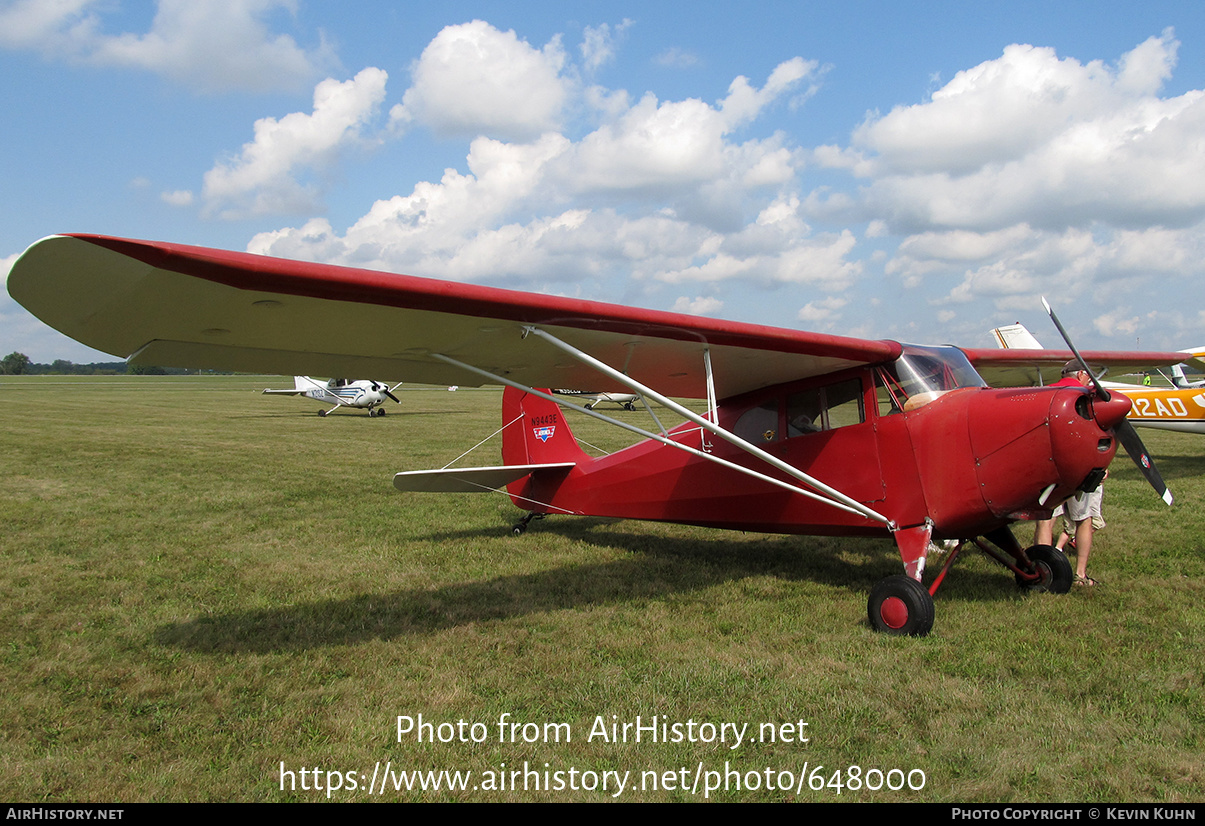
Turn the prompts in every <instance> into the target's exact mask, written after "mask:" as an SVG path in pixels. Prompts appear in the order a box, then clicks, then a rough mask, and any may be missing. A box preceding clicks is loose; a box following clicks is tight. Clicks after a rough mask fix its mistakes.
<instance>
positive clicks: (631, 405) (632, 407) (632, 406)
mask: <svg viewBox="0 0 1205 826" xmlns="http://www.w3.org/2000/svg"><path fill="white" fill-rule="evenodd" d="M623 409H624V410H635V409H636V405H635V404H634V403H632V402H627V403H626V404H624V406H623Z"/></svg>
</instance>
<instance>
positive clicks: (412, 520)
mask: <svg viewBox="0 0 1205 826" xmlns="http://www.w3.org/2000/svg"><path fill="white" fill-rule="evenodd" d="M269 385H273V386H286V385H287V380H285V382H284V384H282V383H281V380H280V379H265V378H246V377H206V378H172V377H112V378H107V377H101V378H61V377H30V378H5V379H3V381H2V382H0V415H2V416H3V426H2V427H0V441H2V444H0V462H2V463H3V467H2V470H3V472H2V473H0V506H2V508H3V511H2V512H3V514H4V519H3V531H2V533H0V536H2V538H0V543H2V544H0V549H2V553H3V557H2V558H3V568H2V573H0V582H2V583H3V593H4V595H5V599H4V600H3V602H2V603H0V624H2V627H3V628H4V631H5V633H4V635H3V637H0V688H2V691H0V797H3V798H5V799H9V800H22V801H43V800H45V801H89V800H90V801H119V802H133V801H148V800H151V801H177V800H250V801H273V800H325V799H326V794H325V793H324V792H318V791H302V790H301V789H300V786H298V788H297V790H295V791H292V790H289V789H286V790H284V791H282V790H281V787H280V765H281V763H282V762H283V763H284V764H285V768H286V769H287V770H292V771H294V772H298V771H299V770H301V769H302V768H306V769H312V768H314V767H318V768H319V769H320V770H321V771H322V772H323V773H324V774H323V781H325V772H327V771H331V772H333V771H338V772H342V773H346V772H353V771H354V772H357V773H361V772H362V773H363V774H364V779H363V780H362V781H360V782H361V784H362V785H366V784H367V782H368V778H369V777H370V776H371V775H372V772H373V770H374V767H375V766H376V765H377V763H378V761H380V763H381V765H382V767H383V766H384V764H385V762H386V761H390V765H391V768H392V770H393V771H398V770H400V769H407V770H411V769H422V770H426V769H434V770H440V769H449V770H462V771H464V770H471V771H473V772H474V777H473V779H472V780H471V781H470V789H469V790H467V791H464V792H449V791H446V790H445V791H439V792H434V791H427V792H420V791H412V792H407V791H400V792H395V791H392V790H391V791H390V792H389V793H387V794H385V795H383V796H373V797H372V798H371V799H381V800H423V801H441V800H487V801H488V800H503V801H510V800H609V799H611V798H610V794H609V792H604V791H602V790H601V789H597V790H595V791H585V790H578V791H573V790H570V789H565V790H562V791H552V792H547V791H543V790H541V791H523V790H522V788H520V789H519V790H518V791H511V790H509V789H507V790H506V791H496V790H494V791H491V790H483V789H477V790H475V791H474V790H472V788H471V786H472V784H473V783H481V782H482V780H483V775H482V773H483V772H486V771H490V770H493V771H497V770H499V769H500V768H501V765H502V764H505V765H506V770H511V769H514V768H519V769H521V768H522V765H523V763H524V761H528V762H529V763H530V764H532V766H533V767H534V768H537V769H539V770H540V771H544V770H545V764H548V769H547V770H548V771H550V772H553V771H562V772H565V773H566V774H564V775H563V777H564V779H565V780H566V782H568V780H569V775H568V774H567V773H568V772H569V770H570V769H577V770H578V771H594V772H602V771H619V772H621V773H622V772H625V771H630V772H631V773H632V774H631V776H630V779H629V781H628V783H629V788H628V789H627V791H625V793H624V794H623V796H622V798H621V799H624V800H695V799H701V798H702V792H701V791H700V792H699V793H698V794H692V793H690V792H689V791H681V790H673V791H665V790H658V791H641V790H640V789H639V788H638V786H639V783H640V780H641V774H642V773H643V772H646V771H649V772H652V771H656V772H657V773H658V775H661V773H663V772H667V771H676V770H680V769H681V768H682V767H686V768H687V769H688V772H689V773H693V772H694V771H695V770H696V768H697V767H698V766H699V765H700V764H702V766H703V768H704V769H705V770H711V771H719V772H723V771H724V768H725V763H727V764H728V765H729V767H730V768H732V769H735V770H737V771H739V772H741V773H742V775H744V773H746V772H751V771H756V772H760V775H759V776H760V778H761V779H762V781H763V786H764V778H765V770H766V768H767V767H768V768H771V769H773V770H774V771H775V772H779V771H789V772H792V773H794V774H798V773H799V772H800V771H802V770H804V767H805V766H806V767H807V771H808V772H809V774H810V773H811V772H812V771H813V770H814V769H815V768H816V767H817V766H823V767H824V769H823V771H822V773H821V774H820V775H817V778H819V777H823V779H824V780H825V781H828V780H829V779H830V778H831V777H832V771H833V770H834V769H836V768H844V767H847V766H853V765H857V766H859V767H861V769H862V771H863V772H866V771H868V770H870V769H875V768H877V769H880V770H883V771H887V770H890V769H901V770H904V771H905V772H906V771H909V770H913V769H919V770H922V771H923V772H924V773H925V777H926V782H925V785H924V788H923V789H922V790H919V791H911V790H903V791H888V790H880V791H877V792H875V791H868V790H866V789H864V788H863V789H857V790H852V791H851V790H848V789H846V790H843V791H842V793H841V794H840V796H838V795H837V793H836V790H835V789H832V788H825V789H823V790H821V791H814V790H812V789H809V788H807V786H806V784H805V787H804V789H803V792H802V794H796V793H795V791H768V790H766V789H765V788H764V787H763V788H760V789H758V790H755V791H749V790H745V789H742V790H740V791H736V790H733V789H729V790H728V791H723V790H720V791H718V792H715V793H713V795H712V799H720V800H779V799H802V800H808V801H835V800H842V801H846V800H849V801H895V800H910V801H966V802H973V801H1003V802H1008V801H1111V802H1125V801H1158V802H1165V801H1192V800H1200V799H1201V791H1200V790H1201V788H1202V783H1203V782H1205V759H1203V757H1202V755H1203V754H1205V743H1203V735H1202V732H1203V731H1205V711H1202V709H1203V708H1205V703H1203V700H1205V696H1203V694H1205V691H1203V686H1202V683H1203V680H1202V667H1201V661H1202V658H1201V655H1200V653H1199V652H1200V645H1199V640H1200V639H1201V636H1202V630H1203V626H1205V617H1203V615H1202V612H1201V610H1200V606H1201V605H1202V604H1203V603H1205V593H1203V591H1205V588H1203V586H1202V583H1203V582H1205V570H1203V568H1205V564H1203V562H1205V528H1202V527H1201V525H1200V522H1199V519H1198V518H1197V515H1198V514H1199V513H1201V510H1202V506H1203V505H1205V502H1203V501H1202V500H1203V499H1205V479H1203V477H1202V473H1203V471H1205V458H1203V456H1205V440H1202V439H1200V438H1199V437H1194V436H1185V435H1179V434H1164V433H1159V432H1155V431H1149V430H1143V431H1140V432H1141V434H1142V435H1143V437H1144V438H1145V439H1146V440H1147V443H1148V445H1149V446H1150V447H1151V449H1152V452H1153V453H1154V454H1155V456H1156V457H1157V458H1158V460H1159V464H1160V467H1161V469H1162V470H1163V472H1164V475H1165V476H1166V477H1167V479H1168V482H1169V484H1170V485H1171V487H1172V490H1173V491H1174V492H1175V494H1176V496H1177V504H1176V507H1175V509H1174V510H1168V509H1166V508H1165V507H1164V506H1163V505H1162V504H1161V503H1159V502H1158V501H1157V500H1156V499H1155V497H1154V496H1153V495H1152V494H1151V493H1150V491H1149V489H1147V488H1145V486H1144V483H1142V481H1141V479H1140V477H1139V476H1138V474H1137V472H1136V471H1134V470H1133V469H1132V467H1131V466H1129V465H1128V464H1123V463H1122V462H1121V461H1118V462H1117V463H1116V464H1115V465H1114V470H1113V473H1112V476H1111V478H1110V479H1109V480H1108V482H1107V483H1106V494H1105V516H1106V519H1107V520H1108V522H1109V527H1108V528H1107V529H1106V530H1104V531H1102V532H1100V533H1099V534H1097V540H1096V545H1095V548H1094V552H1093V556H1092V564H1091V565H1090V571H1091V573H1092V575H1093V576H1095V577H1096V578H1097V579H1099V580H1101V581H1102V582H1103V583H1104V584H1103V585H1102V586H1101V587H1099V588H1097V589H1094V590H1092V591H1089V592H1084V591H1082V590H1078V589H1077V590H1076V591H1075V592H1073V593H1072V594H1069V595H1067V596H1061V597H1056V596H1047V595H1040V596H1025V595H1023V594H1021V593H1019V592H1018V591H1017V589H1016V588H1015V586H1014V585H1013V582H1012V577H1011V576H1010V575H1008V574H1007V573H1006V572H1004V571H1003V570H1002V569H1000V568H998V567H997V566H995V565H994V564H992V563H989V562H988V561H987V560H985V559H983V558H981V557H975V556H968V557H966V558H965V559H964V560H960V561H959V563H958V564H957V565H956V566H955V569H954V571H953V573H952V574H951V576H950V578H949V579H948V580H947V582H946V584H944V585H943V586H942V589H941V591H940V592H939V593H938V596H937V622H936V625H935V629H934V633H933V634H932V635H931V636H930V637H928V638H925V639H898V638H891V637H886V636H883V635H879V634H875V633H873V632H872V631H870V630H869V628H868V626H867V624H866V619H865V613H866V607H865V606H866V596H867V594H868V592H869V591H870V589H871V588H872V587H873V585H874V584H875V583H876V582H877V581H878V580H879V579H881V578H882V577H884V576H888V575H890V574H893V573H897V572H898V570H899V562H898V558H897V556H896V555H895V553H894V551H893V549H892V548H891V546H890V545H889V543H887V542H885V541H869V540H849V539H831V538H809V537H779V536H766V535H758V534H740V533H733V532H724V531H709V530H704V529H694V528H688V527H680V526H671V525H654V524H645V523H635V522H621V521H610V520H601V519H585V518H583V519H571V518H560V519H558V518H550V519H547V520H544V521H542V522H536V523H533V525H532V528H531V529H530V530H529V531H528V532H527V533H526V534H525V535H524V536H522V537H519V538H516V537H512V536H511V535H510V533H509V526H510V525H511V523H512V522H513V521H514V520H515V519H516V517H517V516H519V515H520V514H519V512H518V511H516V510H515V509H514V508H513V507H512V506H511V505H510V503H509V501H508V500H506V499H505V498H503V497H502V496H497V495H482V496H452V495H449V496H441V495H420V494H400V493H397V492H396V491H394V490H393V488H392V486H391V484H390V482H391V477H392V474H393V473H394V472H396V471H398V470H403V469H418V468H425V467H438V466H440V465H442V464H444V463H445V462H447V461H448V460H450V459H452V458H453V457H455V456H456V455H458V454H459V453H460V452H461V451H462V450H464V449H465V448H467V447H468V446H470V445H471V444H473V443H474V442H476V441H477V440H478V439H480V438H483V437H485V436H486V435H488V434H489V433H491V432H492V431H493V430H495V429H496V428H497V427H498V426H499V423H500V422H499V401H500V394H499V393H498V392H497V391H494V390H472V389H464V390H461V391H459V392H458V393H448V392H446V391H444V390H428V389H410V388H403V389H404V390H405V392H404V394H403V395H401V399H402V405H401V406H392V405H391V406H390V407H389V415H388V416H387V417H385V418H383V419H369V418H368V417H367V416H366V415H364V414H363V413H341V414H337V415H334V416H331V417H328V418H326V419H321V418H319V417H318V416H316V415H314V413H315V412H316V410H317V408H318V405H317V404H316V403H314V402H312V401H308V400H305V401H299V400H293V399H279V398H268V397H264V396H261V395H258V390H260V389H262V388H263V387H266V386H269ZM620 415H622V416H625V417H630V418H632V419H633V420H638V419H639V418H640V415H641V414H636V413H628V414H620ZM574 428H575V433H577V434H578V435H579V436H583V437H585V438H586V439H588V440H589V441H590V442H592V443H594V444H600V445H602V446H604V447H614V446H616V444H617V443H618V444H622V443H623V442H624V440H625V439H626V436H624V435H623V434H613V433H610V432H609V431H608V430H606V429H605V428H603V427H602V426H599V425H596V424H594V423H591V422H582V423H580V424H579V423H577V422H576V421H575V422H574ZM497 451H498V448H497V446H496V442H491V443H489V444H487V445H486V446H484V447H483V448H481V449H480V450H479V453H478V454H474V455H472V456H470V457H469V458H468V459H466V460H464V461H463V462H462V463H471V464H492V463H496V462H497V455H498V453H497ZM1027 530H1028V528H1024V527H1023V526H1019V527H1018V532H1019V534H1020V533H1024V532H1025V531H1027ZM420 713H421V714H422V715H423V719H424V720H425V721H430V722H434V723H436V724H438V723H448V722H450V723H455V722H456V721H458V720H465V721H466V722H470V723H471V722H481V723H484V724H486V725H488V726H489V733H490V738H489V740H488V741H487V742H483V743H473V742H468V743H462V742H449V743H439V742H436V743H427V742H423V743H419V742H417V741H416V740H415V738H414V737H413V736H406V737H403V738H402V739H401V741H400V742H399V740H398V738H397V736H396V722H395V721H396V718H397V716H398V715H408V716H417V715H418V714H420ZM504 713H509V714H510V715H511V717H510V718H509V719H510V720H512V721H515V722H518V723H536V724H539V725H541V726H542V725H543V724H545V723H567V724H569V725H570V726H571V727H572V736H573V740H572V742H568V743H566V742H561V743H555V742H554V743H544V742H535V743H525V742H517V743H509V742H504V743H499V742H497V726H496V723H497V721H498V719H499V718H500V716H501V715H502V714H504ZM600 715H601V716H602V717H603V718H604V721H606V722H608V723H609V722H610V721H611V720H612V715H616V716H617V718H618V720H619V721H621V722H624V721H628V722H632V721H634V719H635V717H636V715H641V716H642V717H643V718H644V719H645V720H646V721H647V719H648V718H649V717H650V716H651V715H662V716H664V717H667V718H668V719H669V720H670V721H673V722H682V723H685V722H686V721H688V720H691V719H693V720H695V721H696V722H698V721H705V722H711V723H716V724H719V723H721V722H728V723H736V724H738V725H739V724H744V723H747V724H749V726H750V729H751V730H752V731H753V734H754V735H756V730H757V728H758V726H759V725H760V724H762V723H772V724H776V725H781V724H784V723H791V722H796V721H798V720H803V721H806V722H807V723H808V724H809V725H808V735H809V736H810V738H811V739H810V742H808V743H807V744H802V745H801V744H797V743H781V742H780V743H768V742H765V743H762V742H759V743H748V742H746V743H745V744H743V745H742V746H741V747H740V748H738V749H729V748H727V747H725V746H723V745H719V744H714V743H711V744H708V743H689V742H684V743H650V742H647V741H645V742H641V743H632V742H629V743H609V742H603V741H601V740H600V739H598V738H595V739H594V740H593V742H590V741H588V740H587V734H588V733H589V731H590V729H591V726H592V724H593V723H594V721H595V718H596V717H597V716H600ZM915 777H916V775H914V778H915ZM691 779H693V778H691ZM519 783H520V786H521V785H522V778H521V777H520V780H519ZM298 784H300V779H299V780H298ZM633 784H636V785H637V788H636V789H635V790H633V789H632V788H631V787H632V785H633ZM331 799H333V800H356V801H362V800H368V799H370V798H369V796H368V794H367V793H366V792H365V791H364V790H363V789H360V790H358V791H354V792H352V791H347V790H341V791H337V792H334V793H333V794H332V795H331Z"/></svg>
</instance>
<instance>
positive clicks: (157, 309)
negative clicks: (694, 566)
mask: <svg viewBox="0 0 1205 826" xmlns="http://www.w3.org/2000/svg"><path fill="white" fill-rule="evenodd" d="M8 285H9V292H10V293H11V294H12V296H13V297H14V298H15V299H16V300H17V301H18V302H20V303H21V304H23V305H24V306H25V307H26V308H27V309H29V310H30V311H31V312H33V313H34V315H36V316H38V317H39V318H41V319H42V320H43V321H45V322H46V323H48V324H50V325H51V326H52V327H55V328H56V329H58V330H60V331H62V332H64V333H66V334H67V335H69V336H71V337H73V338H75V339H77V340H79V341H81V342H83V343H84V344H87V345H88V346H90V347H94V348H96V349H98V350H103V351H105V352H108V353H113V354H114V355H118V356H123V357H129V358H130V360H131V362H132V363H135V364H148V365H158V366H180V367H204V368H209V369H219V370H232V371H241V372H264V373H277V374H281V375H296V374H312V375H327V376H349V375H359V376H375V377H379V378H381V379H387V380H389V381H399V380H405V381H410V382H420V383H429V384H443V385H450V384H458V385H468V386H476V385H480V384H482V383H487V382H488V381H489V380H488V379H483V378H482V377H481V376H480V375H476V374H472V373H468V372H466V371H464V370H463V369H462V368H459V367H456V366H454V365H452V364H449V363H446V362H443V361H441V360H439V359H437V358H436V357H435V356H436V354H440V355H443V356H449V357H451V358H453V359H456V360H458V361H461V362H464V363H466V364H471V365H474V366H476V367H479V368H482V369H485V370H486V371H488V372H489V373H491V374H493V375H496V376H501V377H505V378H508V379H512V380H515V381H519V382H522V383H524V384H527V385H528V386H551V387H589V388H591V389H592V390H599V391H610V390H624V389H625V388H623V387H622V386H620V385H619V384H618V383H616V382H615V381H613V380H610V379H607V378H605V377H603V376H601V375H600V374H599V373H598V372H597V371H596V370H595V369H594V368H591V367H589V366H587V365H585V364H583V363H581V362H580V361H577V360H575V359H574V358H572V357H570V356H567V355H566V354H565V353H564V352H561V351H558V350H557V349H555V348H553V347H551V346H549V345H548V344H547V343H546V342H542V341H538V340H536V337H534V336H527V335H525V328H526V327H529V326H538V327H540V328H541V329H543V330H546V331H548V332H550V333H552V334H553V335H555V336H557V337H558V338H560V339H562V340H563V341H566V342H568V343H570V344H571V345H573V346H574V347H576V348H578V349H579V350H581V351H584V352H588V353H590V354H591V355H593V356H594V357H596V358H598V359H600V360H601V361H604V362H606V363H607V364H610V365H612V366H613V367H615V368H616V369H618V370H621V371H623V372H624V373H626V374H627V375H629V376H631V377H633V378H635V379H637V380H638V381H641V382H643V383H645V384H647V385H649V386H652V387H656V388H657V389H658V390H659V391H660V392H663V393H665V394H666V395H672V396H677V397H684V398H706V392H707V391H706V382H705V374H704V369H703V363H704V360H703V351H704V350H705V349H706V350H708V351H709V352H710V357H711V362H712V365H713V371H714V376H715V382H716V387H717V391H718V392H719V394H720V395H721V396H732V395H736V394H739V393H743V392H747V391H749V390H755V389H758V388H760V387H764V386H768V385H772V384H779V383H782V382H785V381H791V380H795V379H801V378H807V377H809V376H814V375H821V374H825V373H830V372H833V371H835V370H841V369H844V368H847V367H852V366H856V365H861V364H867V363H876V362H881V361H886V360H889V359H892V358H895V357H896V356H897V355H898V353H899V345H898V344H896V343H895V342H892V341H869V340H863V339H853V338H845V337H841V336H830V335H824V334H818V333H808V332H803V331H797V330H786V329H781V328H774V327H765V326H760V325H753V324H741V323H736V322H727V321H718V320H713V319H707V318H701V317H695V316H685V315H679V314H675V313H665V312H657V311H652V310H641V309H636V308H629V307H621V306H617V305H610V304H602V303H597V302H588V301H581V300H577V299H568V298H562V297H556V296H547V295H540V294H533V293H521V292H515V291H510V290H501V289H495V288H489V287H481V286H477V285H470V284H462V283H457V282H448V281H437V280H432V279H423V278H415V277H412V276H402V275H392V274H388V273H382V272H376V271H370V270H357V269H351V268H345V267H336V266H331V265H323V264H314V263H307V262H298V261H288V260H284V259H276V258H268V257H266V256H258V255H251V254H248V253H235V252H225V251H219V250H210V249H204V248H200V247H187V246H180V245H170V244H159V243H151V242H145V241H130V240H125V239H116V238H107V237H103V236H51V237H49V238H46V239H43V240H42V241H39V242H38V243H36V244H34V245H33V246H31V247H30V248H29V249H28V250H26V252H25V253H24V254H23V255H22V256H21V258H20V259H18V261H17V262H16V264H14V266H13V268H12V271H11V273H10V275H9V281H8Z"/></svg>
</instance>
